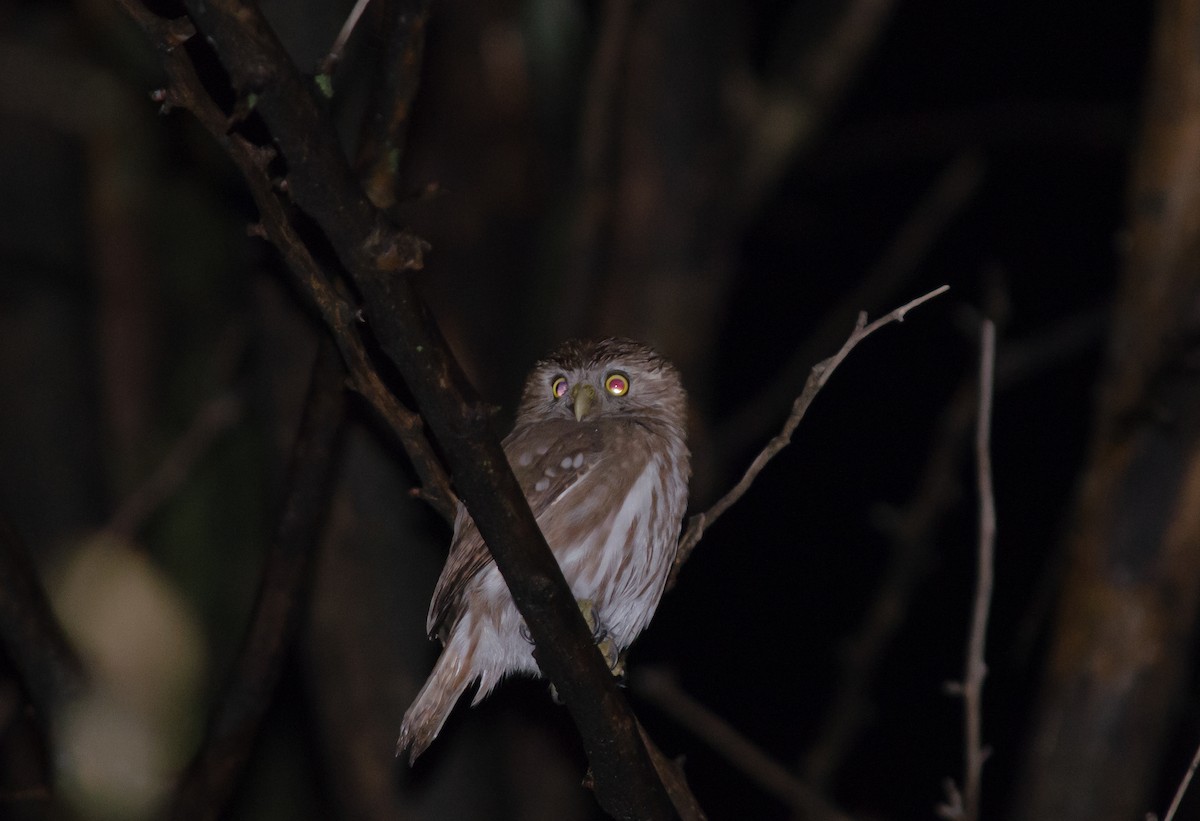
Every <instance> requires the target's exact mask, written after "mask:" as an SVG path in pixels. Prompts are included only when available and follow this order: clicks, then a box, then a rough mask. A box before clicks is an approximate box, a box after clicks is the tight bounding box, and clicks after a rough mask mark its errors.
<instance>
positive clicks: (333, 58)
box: [317, 0, 371, 76]
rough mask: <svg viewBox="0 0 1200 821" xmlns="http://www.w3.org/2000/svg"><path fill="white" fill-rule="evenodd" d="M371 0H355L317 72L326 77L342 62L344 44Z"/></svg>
mask: <svg viewBox="0 0 1200 821" xmlns="http://www.w3.org/2000/svg"><path fill="white" fill-rule="evenodd" d="M370 2H371V0H357V2H356V3H355V4H354V8H352V9H350V14H349V15H348V16H347V17H346V22H344V23H342V30H341V31H339V32H338V36H337V38H336V39H335V40H334V41H333V45H332V46H331V47H330V49H329V53H328V54H326V55H325V56H324V57H323V58H322V59H321V61H320V64H319V65H318V69H317V70H318V71H320V72H321V73H322V74H324V75H326V76H328V75H330V74H332V73H333V70H334V69H335V68H336V67H337V64H338V63H340V62H341V60H342V52H343V51H344V50H345V48H346V42H347V41H348V40H349V39H350V35H351V34H353V33H354V27H355V26H357V25H358V20H359V18H360V17H362V14H363V12H364V11H365V10H366V8H367V3H370Z"/></svg>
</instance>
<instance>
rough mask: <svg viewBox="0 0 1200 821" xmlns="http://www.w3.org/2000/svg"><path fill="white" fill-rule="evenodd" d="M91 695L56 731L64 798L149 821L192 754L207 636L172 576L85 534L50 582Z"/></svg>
mask: <svg viewBox="0 0 1200 821" xmlns="http://www.w3.org/2000/svg"><path fill="white" fill-rule="evenodd" d="M51 595H52V597H53V602H54V607H55V610H56V611H57V613H58V616H59V618H60V619H61V620H62V624H63V626H64V628H65V629H66V631H67V634H68V635H69V637H70V639H71V641H72V643H73V644H74V646H75V647H76V648H77V650H78V652H79V655H80V657H81V658H82V659H83V661H84V665H85V667H86V669H87V673H88V677H89V683H90V688H89V691H88V694H87V695H85V696H84V697H83V698H81V699H79V700H78V701H77V702H76V703H75V704H73V705H72V706H71V708H70V709H69V710H67V711H66V714H65V715H64V716H63V720H62V721H61V722H59V724H58V727H57V729H56V733H57V738H56V749H57V750H58V753H59V755H58V760H57V762H56V765H57V770H58V778H59V781H60V784H61V787H62V791H63V796H64V798H66V799H67V800H69V801H70V802H71V804H72V805H73V808H74V809H75V810H76V811H77V812H78V813H80V814H81V815H82V816H83V817H85V818H98V819H107V818H113V819H116V818H120V819H138V818H146V817H149V816H150V815H152V814H154V812H155V811H156V810H157V809H159V807H160V805H161V802H162V800H163V799H164V798H165V797H166V794H167V791H168V790H169V789H170V788H171V786H172V784H173V783H174V780H175V778H176V776H177V775H178V772H179V770H180V769H181V768H182V767H183V765H184V764H185V763H186V760H187V757H188V756H189V755H190V754H191V752H192V750H193V748H194V745H195V742H196V739H197V737H198V732H199V730H200V729H201V727H200V721H199V709H198V694H199V691H200V684H201V681H202V676H203V675H204V666H205V654H204V642H203V637H202V634H201V631H200V628H199V626H198V622H197V620H196V618H195V616H194V615H193V614H192V613H191V612H190V611H189V609H188V607H187V606H186V604H185V602H184V601H183V599H182V597H181V596H180V594H179V593H178V591H177V590H175V588H174V587H173V586H172V585H171V583H170V582H169V581H168V580H167V579H166V578H165V577H164V576H163V574H162V573H161V572H159V570H158V569H157V568H156V567H154V565H153V564H152V563H151V562H150V560H149V559H148V558H147V557H146V556H145V555H144V554H143V553H141V552H139V551H138V550H136V549H135V548H134V546H133V545H131V544H130V543H128V542H126V541H125V540H123V539H122V538H120V537H117V536H114V535H112V534H110V533H102V534H98V535H96V536H93V537H92V538H90V539H88V540H87V541H85V542H84V543H83V544H82V545H80V547H79V548H78V549H77V550H76V551H75V552H74V553H73V554H72V555H71V556H70V557H69V558H68V559H67V561H66V562H65V563H64V565H63V567H62V568H61V571H60V572H59V573H58V574H57V575H56V578H55V582H54V583H53V585H52V588H51Z"/></svg>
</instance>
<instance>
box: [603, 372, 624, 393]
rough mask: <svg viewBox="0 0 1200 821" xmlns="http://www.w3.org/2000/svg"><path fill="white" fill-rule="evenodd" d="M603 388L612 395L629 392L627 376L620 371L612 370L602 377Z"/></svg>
mask: <svg viewBox="0 0 1200 821" xmlns="http://www.w3.org/2000/svg"><path fill="white" fill-rule="evenodd" d="M604 390H606V391H608V392H609V393H611V394H612V395H613V396H624V395H625V394H627V393H629V377H628V376H626V375H625V374H623V373H621V372H620V371H613V372H612V373H610V374H609V375H608V376H606V377H605V378H604Z"/></svg>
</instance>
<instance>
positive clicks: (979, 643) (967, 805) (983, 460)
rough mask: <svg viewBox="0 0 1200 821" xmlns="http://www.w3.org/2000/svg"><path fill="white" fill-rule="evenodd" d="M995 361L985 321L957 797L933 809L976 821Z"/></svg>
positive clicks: (992, 508)
mask: <svg viewBox="0 0 1200 821" xmlns="http://www.w3.org/2000/svg"><path fill="white" fill-rule="evenodd" d="M995 363H996V325H995V323H994V322H992V321H991V320H984V321H983V325H982V329H981V334H980V353H979V416H978V424H977V426H976V429H975V460H976V466H977V471H976V476H977V478H976V482H977V485H978V491H979V567H978V570H977V577H976V582H975V601H974V605H973V609H972V613H971V633H970V637H969V639H968V642H967V662H966V669H965V671H964V674H963V681H962V682H961V684H959V685H957V686H955V687H954V688H953V689H955V690H957V691H958V692H959V693H960V694H961V695H962V699H963V715H964V720H965V722H966V733H965V739H964V744H963V747H964V749H963V758H964V762H963V764H964V770H965V772H964V775H963V789H962V792H961V794H960V793H959V791H958V790H957V789H954V788H953V785H948V786H947V792H948V796H949V803H948V804H943V805H942V806H940V807H939V808H938V811H939V813H940V814H941V815H942V817H944V818H951V819H961V821H978V819H979V798H980V792H981V790H980V785H981V782H982V779H983V764H984V761H985V760H986V759H987V755H988V751H987V750H986V749H985V748H984V746H983V704H982V701H983V681H984V679H985V678H986V677H987V663H986V662H985V661H984V653H985V649H986V645H987V625H988V613H989V611H990V609H991V605H992V583H993V578H994V566H995V544H996V499H995V494H994V492H993V489H992V457H991V448H990V444H989V442H990V438H991V427H992V392H993V389H994V388H993V385H994V382H993V380H994V374H995Z"/></svg>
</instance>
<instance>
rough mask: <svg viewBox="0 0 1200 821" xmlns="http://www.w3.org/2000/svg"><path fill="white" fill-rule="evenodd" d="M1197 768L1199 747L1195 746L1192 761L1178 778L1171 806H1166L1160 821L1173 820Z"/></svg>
mask: <svg viewBox="0 0 1200 821" xmlns="http://www.w3.org/2000/svg"><path fill="white" fill-rule="evenodd" d="M1197 768H1200V747H1197V748H1196V752H1195V754H1194V755H1193V756H1192V763H1191V764H1190V765H1189V766H1188V768H1187V772H1185V773H1184V774H1183V778H1182V779H1180V781H1179V786H1178V787H1176V788H1175V797H1174V798H1172V799H1171V806H1169V807H1167V814H1166V815H1164V816H1163V817H1162V821H1173V819H1174V818H1175V813H1176V812H1177V811H1178V810H1179V805H1180V804H1181V803H1183V796H1184V793H1186V792H1187V791H1188V786H1189V785H1190V784H1191V783H1192V778H1193V776H1195V775H1196V769H1197Z"/></svg>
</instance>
